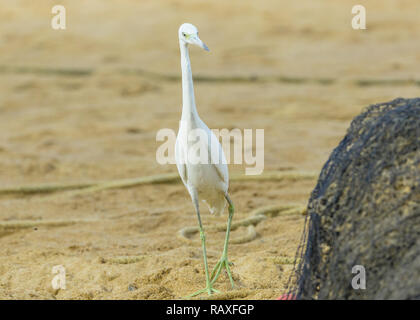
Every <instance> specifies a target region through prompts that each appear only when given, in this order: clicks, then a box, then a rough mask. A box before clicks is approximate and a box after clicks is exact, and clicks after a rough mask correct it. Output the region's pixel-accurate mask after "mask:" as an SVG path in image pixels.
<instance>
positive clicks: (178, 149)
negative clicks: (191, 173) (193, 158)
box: [175, 136, 188, 186]
mask: <svg viewBox="0 0 420 320" xmlns="http://www.w3.org/2000/svg"><path fill="white" fill-rule="evenodd" d="M175 160H176V167H177V168H178V173H179V176H180V177H181V180H182V182H183V183H184V185H185V186H187V183H188V174H187V166H186V161H185V160H186V159H185V157H184V150H183V146H182V139H181V138H180V137H179V136H178V137H177V139H176V142H175Z"/></svg>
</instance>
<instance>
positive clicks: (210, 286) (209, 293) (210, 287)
mask: <svg viewBox="0 0 420 320" xmlns="http://www.w3.org/2000/svg"><path fill="white" fill-rule="evenodd" d="M206 291H207V294H208V295H209V296H210V295H212V294H213V293H220V291H219V290H216V289H214V288H213V286H212V283H210V284H209V285H208V286H207V287H206V288H204V289H201V290H198V291H196V292H194V293H192V294H190V295H188V296H187V298H192V297H195V296H198V295H199V294H202V293H204V292H206Z"/></svg>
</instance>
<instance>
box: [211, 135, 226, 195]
mask: <svg viewBox="0 0 420 320" xmlns="http://www.w3.org/2000/svg"><path fill="white" fill-rule="evenodd" d="M209 131H210V132H211V133H210V135H211V141H212V142H211V143H210V146H209V153H210V154H211V157H212V158H211V161H212V162H211V163H212V164H213V166H214V168H215V169H216V171H217V175H218V176H219V178H220V179H221V180H222V181H223V182H224V184H225V185H226V190H227V187H228V186H229V171H228V166H227V161H226V157H225V153H224V152H223V148H222V145H221V144H220V143H219V140H218V139H217V137H216V135H215V134H214V133H213V131H211V130H209ZM216 149H217V151H216V152H212V150H213V151H214V150H216ZM214 155H217V158H216V159H215V158H214V157H215V156H214Z"/></svg>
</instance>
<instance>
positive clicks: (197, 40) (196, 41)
mask: <svg viewBox="0 0 420 320" xmlns="http://www.w3.org/2000/svg"><path fill="white" fill-rule="evenodd" d="M191 42H192V43H193V44H195V45H196V46H198V47H200V48H203V49H204V50H206V51H210V49H209V48H208V47H207V46H206V44H205V43H204V42H203V41H201V39H200V38H199V37H198V36H195V37H194V38H192V39H191Z"/></svg>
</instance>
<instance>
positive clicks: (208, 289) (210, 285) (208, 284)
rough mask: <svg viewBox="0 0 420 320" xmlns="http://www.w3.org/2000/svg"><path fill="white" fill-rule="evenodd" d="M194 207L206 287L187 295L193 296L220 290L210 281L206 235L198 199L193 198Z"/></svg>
mask: <svg viewBox="0 0 420 320" xmlns="http://www.w3.org/2000/svg"><path fill="white" fill-rule="evenodd" d="M193 202H194V205H195V208H196V212H197V217H198V225H199V228H200V239H201V247H202V249H203V260H204V270H205V272H206V287H205V288H204V289H201V290H198V291H197V292H194V293H193V294H191V295H189V296H188V297H194V296H197V295H199V294H201V293H204V292H207V293H208V294H209V295H211V294H212V293H214V292H216V293H219V292H220V291H218V290H216V289H214V288H213V283H212V282H211V281H210V276H209V267H208V264H207V253H206V236H205V234H204V229H203V225H202V223H201V217H200V211H199V208H198V200H196V198H195V199H193Z"/></svg>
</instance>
